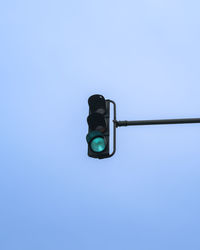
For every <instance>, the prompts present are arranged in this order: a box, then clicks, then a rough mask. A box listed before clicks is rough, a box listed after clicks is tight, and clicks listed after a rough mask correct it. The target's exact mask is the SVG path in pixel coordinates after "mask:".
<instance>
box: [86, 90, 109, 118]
mask: <svg viewBox="0 0 200 250" xmlns="http://www.w3.org/2000/svg"><path fill="white" fill-rule="evenodd" d="M88 104H89V107H90V111H91V113H99V114H102V115H104V114H105V113H106V101H105V98H104V97H103V96H102V95H92V96H90V98H89V99H88Z"/></svg>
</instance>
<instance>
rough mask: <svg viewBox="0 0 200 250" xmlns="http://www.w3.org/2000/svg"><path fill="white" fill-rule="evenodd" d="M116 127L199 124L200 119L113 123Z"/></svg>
mask: <svg viewBox="0 0 200 250" xmlns="http://www.w3.org/2000/svg"><path fill="white" fill-rule="evenodd" d="M114 122H115V124H116V127H124V126H138V125H164V124H184V123H200V118H185V119H164V120H138V121H114Z"/></svg>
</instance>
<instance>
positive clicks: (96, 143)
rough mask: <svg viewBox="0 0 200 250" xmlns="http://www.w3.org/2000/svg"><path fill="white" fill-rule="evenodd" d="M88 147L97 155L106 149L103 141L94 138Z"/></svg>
mask: <svg viewBox="0 0 200 250" xmlns="http://www.w3.org/2000/svg"><path fill="white" fill-rule="evenodd" d="M90 146H91V149H92V150H93V151H94V152H97V153H98V152H102V151H104V149H105V147H106V145H105V141H104V139H103V138H102V137H96V138H95V139H94V140H92V142H91V144H90Z"/></svg>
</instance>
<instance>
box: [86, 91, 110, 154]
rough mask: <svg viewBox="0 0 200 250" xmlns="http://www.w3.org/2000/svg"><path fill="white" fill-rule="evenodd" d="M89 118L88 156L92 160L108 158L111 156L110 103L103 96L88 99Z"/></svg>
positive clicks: (93, 96)
mask: <svg viewBox="0 0 200 250" xmlns="http://www.w3.org/2000/svg"><path fill="white" fill-rule="evenodd" d="M88 104H89V116H88V118H87V122H88V126H89V128H88V134H87V136H86V140H87V143H88V156H90V157H92V158H99V159H103V158H108V157H110V155H109V130H110V101H109V100H105V98H104V97H103V96H102V95H92V96H90V98H89V99H88Z"/></svg>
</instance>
